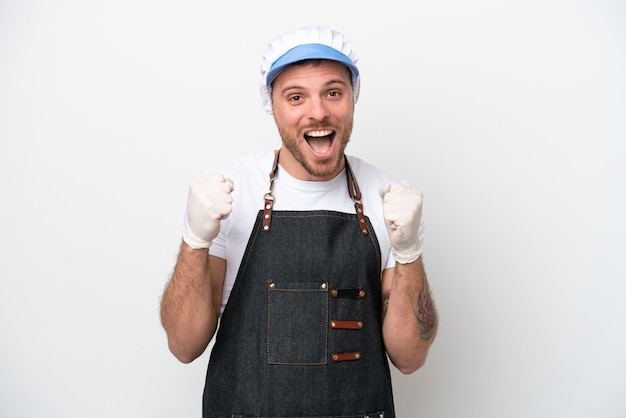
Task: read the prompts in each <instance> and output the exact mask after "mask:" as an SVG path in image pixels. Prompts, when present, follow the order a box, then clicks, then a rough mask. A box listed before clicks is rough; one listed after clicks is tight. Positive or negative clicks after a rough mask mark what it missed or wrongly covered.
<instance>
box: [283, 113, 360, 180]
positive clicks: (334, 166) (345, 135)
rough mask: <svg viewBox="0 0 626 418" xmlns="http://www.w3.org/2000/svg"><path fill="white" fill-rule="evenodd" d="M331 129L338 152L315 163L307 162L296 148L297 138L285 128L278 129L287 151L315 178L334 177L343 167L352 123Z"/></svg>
mask: <svg viewBox="0 0 626 418" xmlns="http://www.w3.org/2000/svg"><path fill="white" fill-rule="evenodd" d="M307 129H310V128H307ZM333 129H335V135H337V137H336V138H335V139H334V141H335V142H337V141H338V144H339V152H338V153H337V154H335V155H334V156H333V157H332V158H329V159H327V160H323V161H320V162H316V163H311V162H309V161H308V160H307V159H306V157H305V156H304V155H303V154H302V152H300V149H299V148H298V139H297V138H293V137H292V136H290V135H289V133H288V132H287V131H286V130H284V129H282V128H279V129H278V131H279V133H280V137H281V138H282V141H283V145H284V147H285V148H287V150H289V152H290V153H291V154H292V155H293V156H294V158H295V159H296V161H298V162H299V163H300V165H301V166H302V167H303V168H304V169H305V170H306V172H307V173H308V174H310V175H311V176H313V177H315V178H320V179H330V178H334V177H335V176H336V175H337V174H339V172H340V171H341V170H342V169H343V161H344V158H345V154H344V151H345V149H346V146H347V145H348V142H349V141H350V135H351V134H352V124H350V125H348V126H346V128H345V130H341V129H337V128H336V127H333ZM333 160H334V161H333Z"/></svg>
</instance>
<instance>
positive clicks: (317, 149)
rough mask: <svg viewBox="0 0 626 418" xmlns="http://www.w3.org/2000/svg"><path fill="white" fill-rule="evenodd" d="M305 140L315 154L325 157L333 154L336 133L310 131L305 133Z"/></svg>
mask: <svg viewBox="0 0 626 418" xmlns="http://www.w3.org/2000/svg"><path fill="white" fill-rule="evenodd" d="M304 139H305V140H306V142H307V144H309V148H311V150H312V151H313V152H314V153H315V154H318V155H320V156H323V155H326V154H329V153H331V152H332V145H333V140H334V139H335V131H334V130H332V129H318V130H314V131H308V132H305V134H304Z"/></svg>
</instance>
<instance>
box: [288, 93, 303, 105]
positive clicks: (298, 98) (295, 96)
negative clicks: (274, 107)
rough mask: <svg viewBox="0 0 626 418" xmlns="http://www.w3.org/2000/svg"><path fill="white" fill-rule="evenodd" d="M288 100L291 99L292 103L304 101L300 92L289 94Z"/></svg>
mask: <svg viewBox="0 0 626 418" xmlns="http://www.w3.org/2000/svg"><path fill="white" fill-rule="evenodd" d="M287 100H289V101H290V102H292V103H299V102H301V101H302V96H300V95H299V94H293V95H291V96H289V98H288V99H287Z"/></svg>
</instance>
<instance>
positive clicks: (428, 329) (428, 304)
mask: <svg viewBox="0 0 626 418" xmlns="http://www.w3.org/2000/svg"><path fill="white" fill-rule="evenodd" d="M413 313H414V315H415V318H416V319H417V323H418V324H419V327H420V337H422V339H423V340H430V339H431V338H432V337H433V335H434V333H435V325H436V322H437V313H436V311H435V305H434V303H433V298H432V295H431V292H430V289H429V288H428V282H427V281H426V277H424V278H423V279H422V286H421V289H420V290H419V291H418V292H417V297H416V299H415V303H414V306H413Z"/></svg>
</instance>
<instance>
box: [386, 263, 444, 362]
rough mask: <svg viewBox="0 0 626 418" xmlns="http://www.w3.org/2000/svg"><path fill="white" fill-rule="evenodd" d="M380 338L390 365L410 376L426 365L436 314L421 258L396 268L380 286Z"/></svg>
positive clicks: (434, 330)
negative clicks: (381, 293) (381, 333)
mask: <svg viewBox="0 0 626 418" xmlns="http://www.w3.org/2000/svg"><path fill="white" fill-rule="evenodd" d="M383 283H384V284H383V286H384V287H383V303H384V313H383V314H384V322H383V338H384V340H385V346H386V348H387V352H388V354H389V358H390V359H391V361H392V362H393V364H394V365H395V366H396V367H397V368H398V369H399V370H400V371H401V372H402V373H412V372H414V371H415V370H417V369H419V368H420V367H421V366H422V365H423V364H424V362H425V361H426V356H427V354H428V349H429V348H430V345H431V344H432V342H433V339H434V337H435V334H436V331H437V314H436V311H435V306H434V302H433V299H432V295H431V293H430V287H429V286H428V279H427V277H426V273H425V271H424V266H423V264H422V261H421V258H419V259H418V260H416V261H415V262H413V263H410V264H396V267H395V268H394V269H393V271H392V272H391V279H390V280H387V281H386V282H383Z"/></svg>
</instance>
